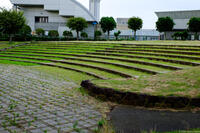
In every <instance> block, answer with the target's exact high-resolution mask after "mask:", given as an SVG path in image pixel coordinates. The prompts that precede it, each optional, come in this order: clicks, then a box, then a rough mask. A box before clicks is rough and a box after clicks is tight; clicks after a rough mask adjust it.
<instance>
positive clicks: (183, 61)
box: [8, 49, 200, 66]
mask: <svg viewBox="0 0 200 133" xmlns="http://www.w3.org/2000/svg"><path fill="white" fill-rule="evenodd" d="M8 51H10V52H28V51H34V52H55V53H61V54H63V53H68V54H83V55H84V54H93V55H95V54H98V55H113V56H115V55H116V54H118V55H119V56H123V55H124V56H127V57H130V58H131V56H132V55H134V56H133V58H135V56H137V57H138V56H142V57H144V56H152V57H154V58H151V57H150V58H149V59H151V60H153V59H155V58H157V57H159V59H158V60H160V58H161V59H162V57H167V58H169V59H172V60H173V61H172V63H178V62H179V64H184V65H193V66H198V65H199V63H198V61H200V57H198V56H185V55H171V54H157V53H145V52H131V53H129V52H124V51H120V52H119V51H118V52H116V51H113V52H107V51H105V52H93V51H78V50H74V51H71V50H70V51H64V50H53V51H52V50H23V49H22V50H8ZM139 58H140V57H139ZM145 58H146V57H145ZM173 58H177V59H180V58H181V60H180V61H179V60H177V59H175V61H174V59H173ZM146 59H147V58H146ZM162 60H163V61H167V62H171V61H170V60H168V59H165V58H164V59H162ZM176 60H177V61H176ZM192 60H195V62H193V61H192Z"/></svg>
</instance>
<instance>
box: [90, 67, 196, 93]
mask: <svg viewBox="0 0 200 133" xmlns="http://www.w3.org/2000/svg"><path fill="white" fill-rule="evenodd" d="M93 82H94V83H95V84H96V85H98V86H102V87H109V88H113V89H116V90H121V91H131V92H136V93H147V94H151V95H159V96H186V97H200V87H199V86H200V67H193V68H191V69H185V70H181V71H176V72H171V73H166V74H160V75H155V76H147V77H143V78H138V79H113V80H96V81H93Z"/></svg>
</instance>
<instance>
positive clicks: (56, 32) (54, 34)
mask: <svg viewBox="0 0 200 133" xmlns="http://www.w3.org/2000/svg"><path fill="white" fill-rule="evenodd" d="M48 36H50V37H58V36H59V33H58V31H57V30H50V31H49V33H48Z"/></svg>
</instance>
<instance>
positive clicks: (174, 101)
mask: <svg viewBox="0 0 200 133" xmlns="http://www.w3.org/2000/svg"><path fill="white" fill-rule="evenodd" d="M81 86H82V87H83V88H84V89H85V90H87V91H88V93H89V94H90V95H92V96H95V97H97V98H100V99H102V100H105V101H111V102H117V103H119V104H124V105H133V106H143V107H161V108H175V109H181V108H191V107H200V98H187V97H175V96H170V97H164V96H151V95H147V94H142V93H141V94H140V93H133V92H122V91H118V90H115V89H112V88H103V87H98V86H96V85H95V84H93V83H92V82H91V81H89V80H86V81H82V83H81Z"/></svg>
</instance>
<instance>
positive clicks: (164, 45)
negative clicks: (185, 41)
mask: <svg viewBox="0 0 200 133" xmlns="http://www.w3.org/2000/svg"><path fill="white" fill-rule="evenodd" d="M121 45H123V46H161V47H194V48H200V46H196V45H166V44H163V45H160V44H121Z"/></svg>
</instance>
